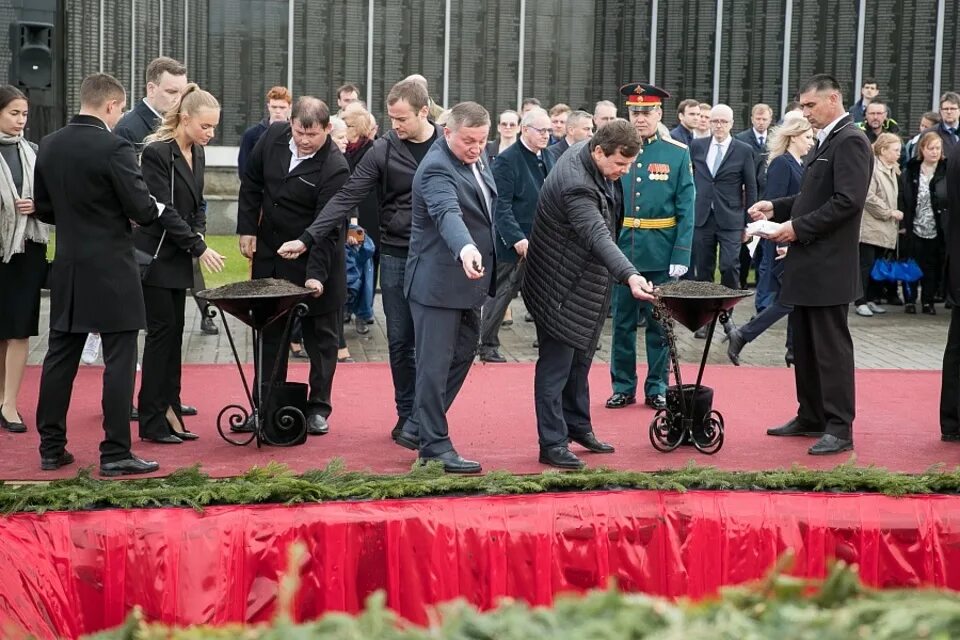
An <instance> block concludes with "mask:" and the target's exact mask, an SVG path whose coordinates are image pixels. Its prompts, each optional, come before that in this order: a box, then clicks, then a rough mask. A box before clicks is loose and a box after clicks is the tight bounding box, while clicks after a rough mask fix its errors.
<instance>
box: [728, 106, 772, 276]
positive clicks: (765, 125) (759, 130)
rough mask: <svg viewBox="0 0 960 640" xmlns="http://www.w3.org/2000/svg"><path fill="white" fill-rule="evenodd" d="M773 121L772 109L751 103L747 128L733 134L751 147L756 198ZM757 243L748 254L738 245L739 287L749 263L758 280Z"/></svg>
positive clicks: (761, 189) (764, 180)
mask: <svg viewBox="0 0 960 640" xmlns="http://www.w3.org/2000/svg"><path fill="white" fill-rule="evenodd" d="M772 121H773V109H771V108H770V106H769V105H766V104H763V103H762V102H760V103H757V104H755V105H753V109H751V110H750V124H751V127H750V128H749V129H744V130H743V131H741V132H740V133H738V134H737V135H735V136H733V137H734V138H736V139H737V140H739V141H740V142H745V143H747V144H748V145H750V148H751V149H753V156H754V159H755V160H756V163H757V199H758V200H759V199H760V198H762V197H763V192H764V190H765V189H766V187H767V156H769V155H770V152H769V151H768V150H767V135H768V134H769V133H770V123H771V122H772ZM761 246H762V245H760V244H757V253H755V254H754V255H753V256H751V255H750V250H749V249H748V248H747V245H746V244H742V245H740V288H741V289H746V288H747V278H748V276H749V274H750V265H751V264H755V265H757V282H760V266H759V265H760V248H761Z"/></svg>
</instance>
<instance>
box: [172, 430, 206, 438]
mask: <svg viewBox="0 0 960 640" xmlns="http://www.w3.org/2000/svg"><path fill="white" fill-rule="evenodd" d="M173 435H175V436H177V437H178V438H180V439H181V440H199V439H200V436H198V435H197V434H195V433H194V432H193V431H187V430H186V429H184V430H183V431H175V432H174V433H173Z"/></svg>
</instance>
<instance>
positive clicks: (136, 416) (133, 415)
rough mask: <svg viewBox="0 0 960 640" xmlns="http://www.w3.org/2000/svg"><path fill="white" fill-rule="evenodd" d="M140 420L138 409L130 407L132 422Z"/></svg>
mask: <svg viewBox="0 0 960 640" xmlns="http://www.w3.org/2000/svg"><path fill="white" fill-rule="evenodd" d="M139 419H140V412H139V411H137V408H136V407H130V422H136V421H137V420H139Z"/></svg>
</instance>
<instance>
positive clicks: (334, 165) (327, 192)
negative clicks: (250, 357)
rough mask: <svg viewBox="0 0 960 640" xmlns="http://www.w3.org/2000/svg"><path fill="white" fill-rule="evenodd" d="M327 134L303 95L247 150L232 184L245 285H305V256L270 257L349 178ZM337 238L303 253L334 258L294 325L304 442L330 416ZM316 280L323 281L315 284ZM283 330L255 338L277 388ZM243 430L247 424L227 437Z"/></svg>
mask: <svg viewBox="0 0 960 640" xmlns="http://www.w3.org/2000/svg"><path fill="white" fill-rule="evenodd" d="M330 129H331V126H330V111H329V109H328V108H327V105H326V104H325V103H324V102H323V101H322V100H318V99H317V98H313V97H311V96H303V97H301V98H300V99H299V100H298V101H297V103H296V104H295V105H294V107H293V111H292V113H291V114H290V122H277V123H274V124H272V125H270V128H269V129H267V132H266V133H264V134H263V136H262V137H261V138H260V140H259V141H258V142H257V144H256V146H254V148H253V151H252V152H251V154H250V158H249V160H248V161H247V166H246V169H245V170H244V174H243V180H242V181H241V182H240V200H239V207H238V210H237V234H238V235H239V236H240V253H242V254H243V255H244V256H245V257H246V258H248V259H251V260H253V270H252V277H253V278H280V279H282V280H287V281H289V282H292V283H294V284H298V285H301V286H302V285H303V284H304V283H305V282H306V280H307V262H308V256H307V255H306V254H298V255H297V256H294V257H293V258H292V259H285V258H283V257H281V256H280V255H278V249H279V248H280V246H281V245H282V244H283V243H284V242H287V241H289V240H294V239H297V238H302V237H305V236H306V230H307V227H309V226H310V223H311V222H313V220H314V217H316V215H317V213H318V212H319V211H320V210H321V209H323V207H324V205H326V204H327V201H329V200H330V198H332V197H333V195H334V194H335V193H336V192H337V191H338V190H339V189H340V187H341V186H343V184H344V183H345V182H346V181H347V178H348V177H349V176H350V167H349V165H348V164H347V160H346V158H344V157H343V154H342V153H340V150H339V149H338V148H337V147H336V145H335V144H334V143H333V140H332V139H331V138H330V135H329V134H330ZM344 233H345V229H344V226H343V223H341V224H340V225H337V226H336V227H334V228H332V229H330V230H329V231H328V233H327V234H326V235H329V236H331V238H332V237H336V238H337V239H338V240H337V242H336V243H333V244H331V243H328V242H325V243H317V244H316V246H314V247H311V249H310V250H311V251H313V250H317V251H338V252H339V254H338V255H339V257H338V256H331V257H329V262H328V267H327V268H326V269H322V270H318V271H317V272H316V273H314V274H312V278H313V279H316V280H319V281H320V282H321V283H322V284H323V288H322V289H323V295H322V296H320V297H319V298H315V299H313V300H311V301H310V303H309V307H310V311H309V312H308V314H307V317H305V318H304V319H303V322H302V323H301V326H302V328H303V345H304V347H305V348H306V350H307V355H309V356H310V394H309V397H308V400H307V402H308V405H309V407H308V415H307V433H309V434H311V435H323V434H325V433H327V431H328V430H329V425H328V424H327V418H329V417H330V413H331V412H332V406H331V404H330V391H331V388H332V385H333V374H334V371H335V369H336V363H337V357H336V356H337V342H338V335H339V334H338V327H337V322H338V320H337V318H338V310H339V307H340V306H341V305H342V302H341V303H340V305H337V304H335V303H330V302H328V300H333V301H335V300H338V299H341V298H342V297H343V295H344V293H343V292H344V291H345V289H346V275H345V267H344V257H343V234H344ZM306 237H309V236H306ZM311 244H313V243H311ZM324 276H326V280H323V279H322V278H323V277H324ZM314 288H315V287H314ZM341 290H342V291H341ZM284 329H285V323H283V322H274V323H273V324H270V325H267V326H266V327H265V328H264V329H263V333H262V336H263V362H262V366H261V370H262V371H263V373H264V375H265V376H270V375H272V372H273V370H274V366H275V364H276V363H277V362H278V361H279V369H278V373H277V376H278V377H277V382H282V381H284V380H286V376H287V358H288V356H289V351H288V349H287V345H286V344H284V342H283V333H284ZM267 383H268V380H258V381H255V382H254V388H255V389H256V392H255V393H257V394H258V395H257V397H258V398H259V397H262V394H263V392H264V388H262V387H261V385H266V384H267ZM258 402H259V399H258ZM251 428H252V423H251V422H250V421H249V420H248V421H247V423H246V424H244V425H239V426H237V427H236V428H235V430H237V431H242V430H249V429H251Z"/></svg>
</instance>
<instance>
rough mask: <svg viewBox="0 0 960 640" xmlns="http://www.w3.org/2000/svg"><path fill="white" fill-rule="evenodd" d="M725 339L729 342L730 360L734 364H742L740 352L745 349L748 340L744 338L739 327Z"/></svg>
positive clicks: (737, 365)
mask: <svg viewBox="0 0 960 640" xmlns="http://www.w3.org/2000/svg"><path fill="white" fill-rule="evenodd" d="M724 340H725V341H726V342H727V357H728V358H730V362H732V363H733V366H735V367H739V366H740V352H741V351H743V347H744V346H746V344H747V341H746V340H744V339H743V335H741V333H740V330H739V329H734V330H733V331H731V332H730V334H729V335H727V336H726V337H725V338H724Z"/></svg>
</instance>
